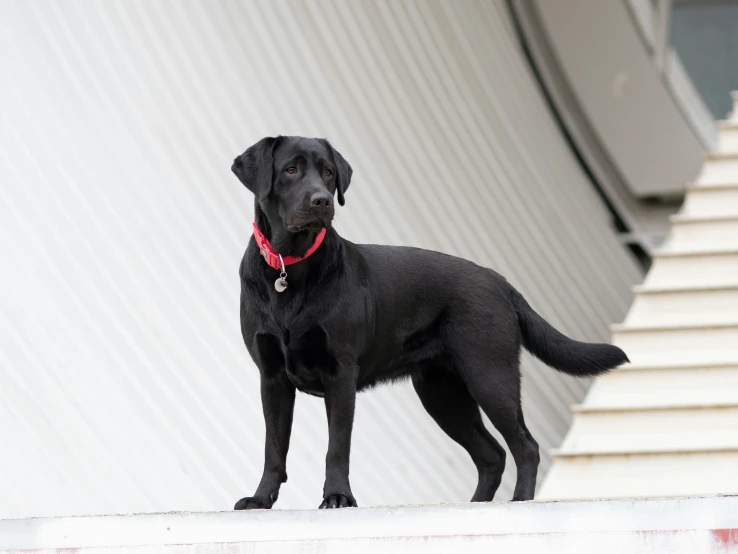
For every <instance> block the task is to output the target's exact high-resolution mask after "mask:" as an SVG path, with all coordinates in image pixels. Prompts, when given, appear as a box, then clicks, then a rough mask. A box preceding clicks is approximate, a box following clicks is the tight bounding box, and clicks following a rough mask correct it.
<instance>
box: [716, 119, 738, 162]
mask: <svg viewBox="0 0 738 554" xmlns="http://www.w3.org/2000/svg"><path fill="white" fill-rule="evenodd" d="M717 151H718V152H720V153H721V154H732V153H737V152H738V123H733V122H731V121H724V122H721V123H720V124H719V125H718V142H717Z"/></svg>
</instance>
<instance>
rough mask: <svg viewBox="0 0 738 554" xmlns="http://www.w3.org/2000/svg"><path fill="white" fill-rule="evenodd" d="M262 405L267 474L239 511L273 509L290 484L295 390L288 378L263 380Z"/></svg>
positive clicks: (265, 470)
mask: <svg viewBox="0 0 738 554" xmlns="http://www.w3.org/2000/svg"><path fill="white" fill-rule="evenodd" d="M261 404H262V408H263V410H264V422H265V423H266V440H265V446H264V473H263V474H262V476H261V481H260V482H259V486H258V487H257V489H256V492H255V493H254V496H249V497H246V498H242V499H241V500H239V501H238V502H237V503H236V506H235V509H236V510H253V509H265V508H271V507H272V505H273V504H274V503H275V502H276V501H277V496H278V495H279V487H280V486H281V485H282V483H284V482H285V481H287V451H288V450H289V447H290V433H291V431H292V414H293V412H294V408H295V387H294V386H292V384H291V383H289V382H288V381H287V380H286V379H284V378H279V377H277V378H274V379H265V378H264V376H263V375H262V378H261Z"/></svg>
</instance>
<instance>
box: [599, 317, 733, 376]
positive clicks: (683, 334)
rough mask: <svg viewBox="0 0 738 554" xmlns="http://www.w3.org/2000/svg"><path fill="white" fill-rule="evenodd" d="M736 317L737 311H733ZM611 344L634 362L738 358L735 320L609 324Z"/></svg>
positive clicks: (711, 361) (674, 361) (656, 362)
mask: <svg viewBox="0 0 738 554" xmlns="http://www.w3.org/2000/svg"><path fill="white" fill-rule="evenodd" d="M736 318H737V319H738V314H736ZM612 332H613V344H615V345H617V346H619V347H620V348H622V349H623V350H624V351H625V353H626V354H627V355H628V357H629V358H630V360H631V362H633V363H634V364H664V365H669V364H673V363H674V364H676V363H695V364H699V363H716V362H721V361H723V360H733V359H735V358H736V357H738V323H736V322H733V323H730V324H720V325H712V324H711V325H670V326H639V327H635V326H626V325H613V326H612Z"/></svg>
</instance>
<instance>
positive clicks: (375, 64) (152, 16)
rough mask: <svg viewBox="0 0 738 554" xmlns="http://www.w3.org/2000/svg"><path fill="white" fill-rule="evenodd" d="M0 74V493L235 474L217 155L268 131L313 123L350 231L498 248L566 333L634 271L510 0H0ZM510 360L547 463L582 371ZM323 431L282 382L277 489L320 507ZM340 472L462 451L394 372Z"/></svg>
mask: <svg viewBox="0 0 738 554" xmlns="http://www.w3.org/2000/svg"><path fill="white" fill-rule="evenodd" d="M0 74H1V75H2V78H3V83H2V86H0V106H1V107H2V109H0V178H1V183H0V251H1V252H2V257H0V264H1V266H0V269H1V270H2V271H1V272H0V490H2V495H0V517H8V516H11V517H15V516H28V515H50V514H81V513H103V512H125V511H148V510H181V509H205V510H206V509H228V508H230V507H231V506H232V504H233V502H234V501H235V500H237V499H238V498H240V497H241V496H244V495H246V494H248V493H250V492H252V490H253V488H254V487H255V485H256V484H257V482H258V479H259V475H260V468H261V464H262V451H263V445H262V437H263V422H262V416H261V407H260V402H259V395H258V386H257V383H258V375H257V371H256V369H255V368H254V367H253V365H252V363H251V361H250V359H249V358H248V354H247V353H246V351H245V348H244V347H243V346H242V343H241V338H240V331H239V324H238V294H239V283H238V275H237V268H238V264H239V261H240V257H241V254H242V252H243V249H244V247H245V245H246V242H247V240H248V238H249V235H250V222H251V217H252V198H251V196H250V194H249V193H248V191H246V190H245V189H244V188H243V187H242V186H241V185H240V184H239V183H238V181H237V180H236V179H235V177H234V176H232V174H231V173H230V169H229V168H230V164H231V161H232V159H233V157H234V156H235V155H236V154H237V153H239V152H240V151H242V150H243V149H245V147H246V146H248V145H250V144H251V143H253V142H255V141H256V140H258V139H259V138H261V137H262V136H264V135H272V134H277V133H281V134H303V135H313V136H326V137H328V138H330V140H331V141H332V142H333V143H334V144H335V146H336V147H337V148H338V149H339V150H340V151H341V152H342V153H343V154H344V155H345V156H346V158H347V159H348V160H349V161H350V162H351V163H352V165H353V167H354V182H353V184H352V186H351V189H350V190H349V192H348V194H347V205H346V207H344V208H343V209H342V210H340V213H339V216H338V221H337V228H338V229H339V231H340V232H342V233H343V235H344V236H346V237H347V238H350V239H352V240H354V241H359V242H361V241H368V242H381V243H392V244H412V245H417V246H422V247H427V248H433V249H438V250H442V251H445V252H450V253H454V254H458V255H460V256H464V257H467V258H471V259H474V260H476V261H477V262H479V263H480V264H484V265H488V266H490V267H493V268H495V269H497V270H498V271H500V272H501V273H503V274H504V275H506V276H507V277H508V278H509V279H510V280H511V281H512V282H513V283H514V284H515V285H516V286H517V287H518V288H519V289H521V290H522V291H523V292H524V293H525V294H526V295H527V297H528V299H529V300H530V302H531V304H533V305H534V306H535V307H536V308H537V309H538V310H539V311H540V312H541V313H542V314H544V315H545V316H546V317H547V318H548V319H549V320H550V321H551V322H552V323H553V324H555V325H556V326H558V327H559V328H561V329H562V330H564V331H566V332H568V333H570V334H571V335H572V336H575V337H577V338H580V339H585V340H607V338H608V331H607V325H608V324H609V323H610V322H614V321H620V320H621V318H622V316H623V314H624V313H625V311H626V309H627V307H628V305H629V303H630V289H629V287H630V285H631V284H633V283H634V282H636V281H638V280H639V279H640V277H641V275H640V272H639V270H638V269H637V267H636V265H635V263H634V262H633V260H632V259H631V257H630V256H629V255H628V253H627V252H626V251H625V250H624V248H623V247H622V246H621V245H620V244H619V243H618V240H617V239H616V236H615V233H614V231H613V229H612V228H611V225H610V220H609V217H608V214H607V212H606V210H605V209H604V207H603V205H602V204H601V202H600V200H599V198H598V197H597V195H596V193H595V191H594V189H593V188H592V186H591V184H590V183H589V182H588V181H587V179H586V177H585V175H584V174H583V172H582V171H581V169H580V167H579V166H578V165H577V162H576V160H575V158H574V157H573V156H572V154H571V152H570V151H569V150H568V149H567V146H566V145H565V143H564V141H563V140H562V136H561V134H560V133H559V131H558V129H557V127H556V125H555V123H554V121H553V119H552V117H551V114H550V113H549V111H548V109H547V107H546V105H545V103H544V101H543V99H542V96H541V94H540V92H539V90H538V88H537V85H536V82H535V81H534V79H533V77H532V75H531V72H530V71H529V69H528V67H527V65H526V61H525V59H524V56H523V55H522V53H521V50H520V47H519V45H518V42H517V39H516V36H515V35H514V31H513V29H512V25H511V22H510V18H509V15H508V12H507V9H506V5H505V3H504V2H502V1H501V0H500V1H486V2H484V1H472V0H468V1H456V2H438V1H423V2H387V1H365V2H351V3H349V2H342V1H339V0H334V1H329V0H318V1H311V2H289V1H274V2H246V1H241V2H233V1H219V2H178V1H175V0H168V1H157V2H144V1H138V2H132V1H129V0H109V1H106V2H93V1H83V0H67V1H65V2H46V1H43V0H32V1H26V0H4V1H3V2H2V17H1V18H0ZM524 366H525V377H524V385H523V386H524V396H525V398H524V400H525V407H526V414H527V421H528V426H529V427H530V428H531V430H532V432H533V434H534V436H535V437H536V438H537V439H538V441H539V443H540V444H541V447H542V453H543V460H542V464H541V470H542V471H544V472H545V471H546V468H547V467H548V465H549V457H548V454H547V449H548V448H550V447H552V446H557V445H558V444H559V443H560V441H561V439H562V437H563V435H564V433H565V432H566V430H567V428H568V425H569V421H570V414H569V408H568V406H569V404H570V403H572V402H575V401H578V400H580V399H581V398H582V396H583V394H584V392H585V389H586V387H587V383H585V382H577V381H575V380H574V379H570V378H565V377H563V376H560V375H558V374H556V373H554V372H553V370H550V369H547V368H544V367H543V366H541V365H540V364H538V363H537V362H533V361H532V360H531V359H530V357H528V356H526V357H525V358H524ZM326 441H327V437H326V424H325V416H324V410H323V408H322V404H321V401H320V400H318V399H314V398H308V397H306V396H300V397H299V399H298V402H297V411H296V414H295V429H294V432H293V439H292V448H291V451H290V457H289V461H288V472H289V475H290V481H289V482H288V483H287V484H286V485H285V486H284V487H283V488H282V493H281V497H280V501H279V503H278V507H281V508H286V507H315V506H317V505H318V503H319V501H320V493H321V488H322V480H323V460H324V456H325V447H326ZM512 465H513V464H512V463H510V466H512ZM513 478H514V470H513V468H512V467H510V468H508V471H507V473H506V477H505V480H504V482H503V487H502V490H501V492H500V493H498V498H501V499H505V498H509V497H510V495H511V491H512V482H513ZM352 483H353V488H354V493H355V495H356V497H357V499H358V501H359V504H360V505H363V506H367V505H376V504H399V503H421V502H438V501H452V500H466V499H468V498H469V497H470V496H471V493H472V492H473V489H474V486H475V483H476V476H475V471H474V469H473V466H472V464H471V462H470V461H468V459H467V457H466V454H465V453H464V452H463V451H462V450H461V448H460V447H458V446H456V445H455V444H454V443H452V442H451V441H450V440H449V439H447V438H446V437H445V435H443V433H442V432H441V431H440V430H439V429H438V428H437V427H436V426H435V424H434V423H433V422H432V421H431V420H430V418H429V417H428V416H427V415H426V414H425V413H424V412H423V410H422V407H421V406H420V404H419V402H418V401H417V399H416V398H415V395H414V393H413V391H412V388H411V387H409V386H408V385H399V386H395V387H391V388H384V389H381V390H377V391H373V392H371V393H368V394H365V395H362V396H361V399H360V402H359V404H358V409H357V417H356V429H355V432H354V442H353V458H352Z"/></svg>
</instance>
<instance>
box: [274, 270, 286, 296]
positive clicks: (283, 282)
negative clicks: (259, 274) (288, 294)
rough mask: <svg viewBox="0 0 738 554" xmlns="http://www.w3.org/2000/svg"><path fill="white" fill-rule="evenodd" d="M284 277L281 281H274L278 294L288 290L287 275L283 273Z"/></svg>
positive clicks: (280, 278) (280, 277)
mask: <svg viewBox="0 0 738 554" xmlns="http://www.w3.org/2000/svg"><path fill="white" fill-rule="evenodd" d="M282 275H284V277H282ZM282 275H280V276H279V279H277V280H276V281H274V288H275V289H276V291H277V292H284V291H285V290H287V279H286V277H287V274H286V273H282Z"/></svg>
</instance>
